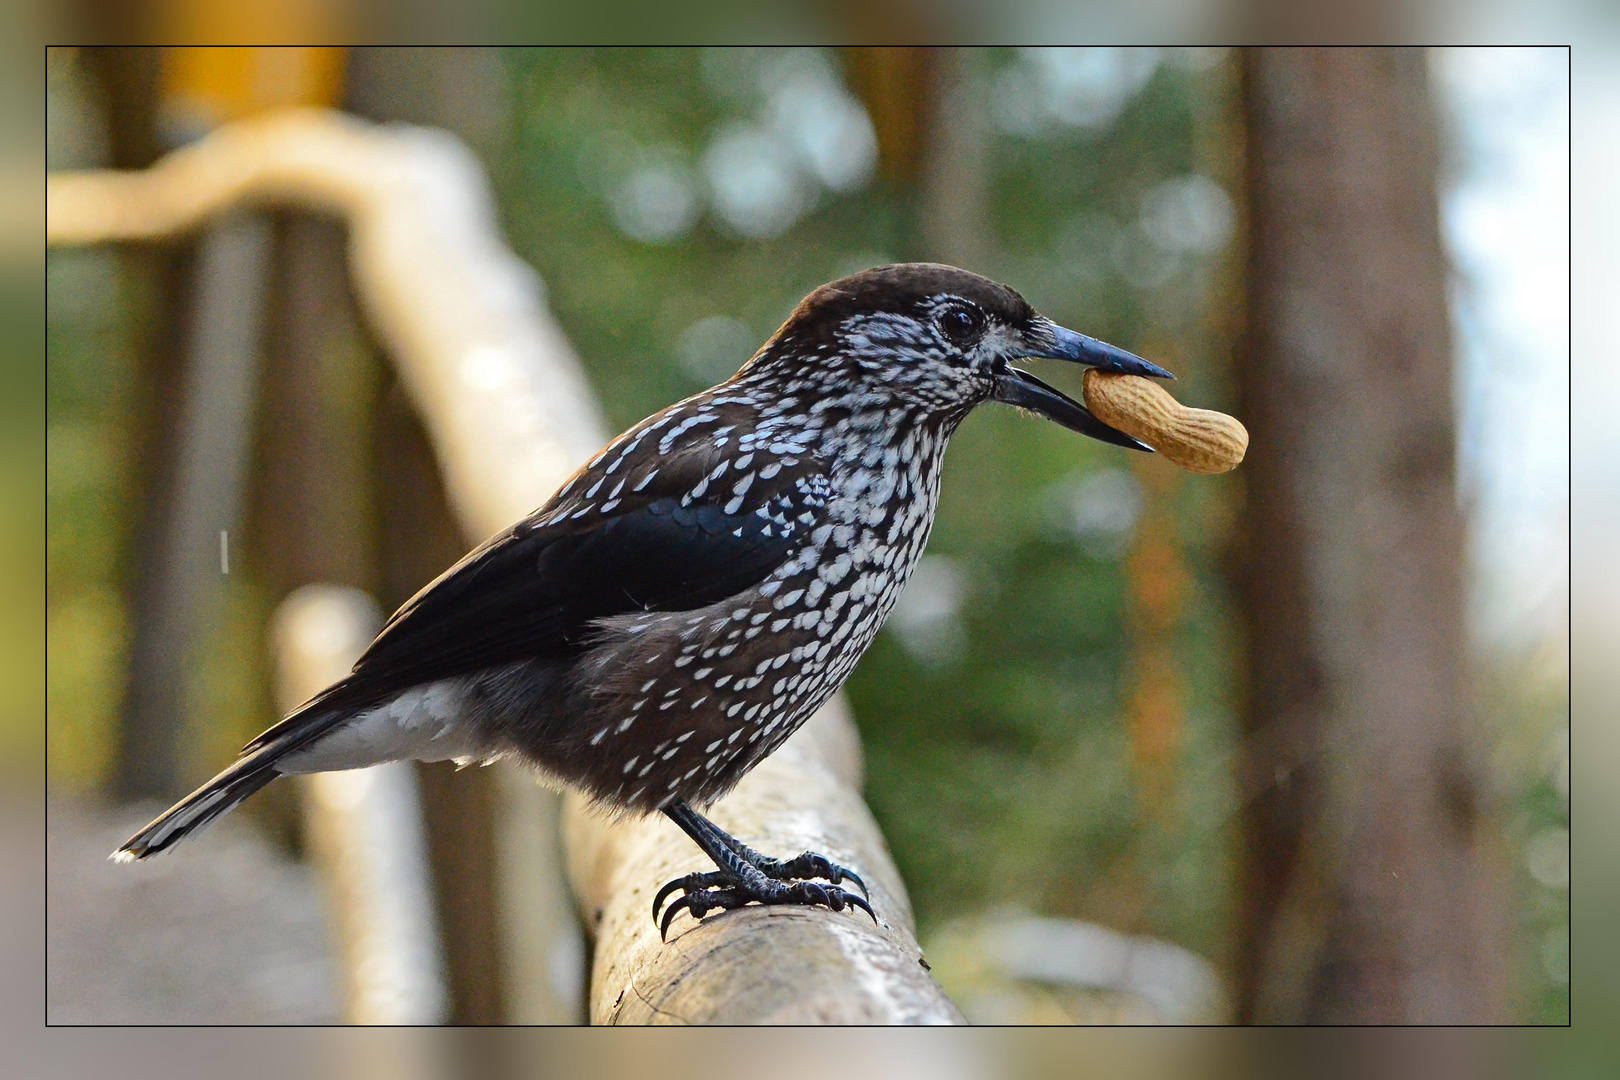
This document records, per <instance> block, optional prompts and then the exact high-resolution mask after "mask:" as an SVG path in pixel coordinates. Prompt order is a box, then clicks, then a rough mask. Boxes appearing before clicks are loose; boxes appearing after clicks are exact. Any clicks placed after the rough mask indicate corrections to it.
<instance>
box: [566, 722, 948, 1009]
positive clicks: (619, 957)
mask: <svg viewBox="0 0 1620 1080" xmlns="http://www.w3.org/2000/svg"><path fill="white" fill-rule="evenodd" d="M860 782H861V750H860V741H859V737H858V736H857V735H856V732H855V726H854V724H853V722H852V721H851V720H850V718H849V714H848V712H847V710H846V709H845V708H844V707H843V706H842V704H841V703H840V702H839V701H836V700H835V701H834V702H833V703H832V704H831V705H829V706H828V707H826V708H824V709H823V710H822V711H821V712H820V713H818V714H817V715H816V716H815V717H814V718H812V719H811V720H810V722H809V723H807V724H806V725H805V726H804V728H803V729H801V730H800V731H799V732H798V734H796V735H794V736H793V738H791V739H789V740H788V741H787V742H786V743H785V744H783V746H782V748H781V749H780V750H778V751H777V752H776V753H775V754H773V755H771V756H770V757H769V758H767V759H766V760H765V761H764V762H763V763H762V764H761V765H760V766H759V767H758V768H756V769H755V770H754V771H753V772H751V773H750V774H749V775H748V776H747V777H745V778H744V780H743V782H742V783H741V784H740V785H739V786H738V788H737V790H736V791H735V792H733V793H732V794H731V795H730V796H728V797H727V798H726V799H724V800H723V801H721V802H720V803H718V804H716V805H715V807H714V808H713V810H712V811H711V813H710V817H712V818H713V820H714V821H715V823H716V824H718V825H719V826H720V827H721V828H723V829H726V830H727V831H729V832H730V833H731V834H732V835H733V836H736V837H737V838H738V839H739V840H741V841H743V842H744V843H745V844H748V845H750V846H752V847H754V848H755V849H756V850H759V851H761V852H764V853H765V854H768V855H776V856H778V857H786V856H792V855H797V854H798V853H799V852H801V851H804V850H805V849H807V848H808V849H810V850H813V851H819V852H821V853H822V854H823V855H826V856H827V857H828V858H830V859H832V860H833V861H835V862H838V863H842V864H843V865H844V866H847V867H849V868H850V869H851V870H854V871H855V872H856V873H858V874H860V875H861V877H862V878H863V879H864V880H865V881H866V884H867V886H868V887H869V888H870V889H871V892H872V907H873V909H874V910H875V911H876V912H877V914H878V917H879V918H880V919H881V920H882V921H883V925H881V926H878V925H874V924H873V921H872V920H871V919H870V918H868V917H867V915H866V913H865V912H862V911H856V910H846V911H828V910H827V909H825V908H817V909H808V908H789V907H779V908H764V907H759V906H757V905H755V906H750V907H746V908H742V909H739V910H737V911H730V912H714V913H711V914H710V915H709V916H708V917H707V918H705V919H704V920H703V921H702V922H701V923H700V922H697V921H695V920H693V919H692V918H691V917H690V915H688V914H686V913H684V912H683V913H681V914H679V915H677V916H676V918H675V921H674V922H673V923H672V924H671V925H670V928H669V941H668V942H663V941H660V940H659V937H658V928H657V927H656V926H655V925H654V924H653V920H652V898H653V896H654V895H655V894H656V893H657V891H658V890H659V888H660V887H662V886H663V884H664V883H665V882H666V881H670V880H672V879H674V878H677V877H680V876H681V875H683V874H686V873H690V872H691V871H694V870H710V869H713V866H712V864H711V863H710V862H709V860H708V858H707V857H706V856H705V855H704V854H703V853H702V852H701V851H699V850H698V848H697V845H695V844H693V843H692V841H691V840H690V839H688V838H687V837H686V835H685V834H684V833H682V832H681V831H680V830H679V829H678V828H676V826H675V825H674V824H673V823H672V822H670V821H669V820H667V819H666V818H664V817H662V816H656V817H649V818H645V819H642V820H638V821H622V822H618V823H612V822H610V821H608V820H607V819H606V818H605V817H603V816H602V815H600V814H598V813H596V812H594V811H592V810H590V809H589V808H588V806H587V805H586V803H585V801H584V800H582V799H580V798H578V797H573V796H571V797H569V798H568V799H567V800H565V804H564V814H563V829H564V838H565V844H566V847H567V849H568V866H569V874H570V877H571V879H572V881H573V885H574V893H575V895H576V896H577V897H578V898H579V902H580V908H581V913H582V916H583V918H584V920H585V924H586V926H587V928H588V929H589V930H590V932H591V933H592V934H593V935H594V937H595V941H596V956H595V961H594V964H593V966H592V976H591V1001H590V1015H591V1022H592V1023H595V1024H960V1023H963V1022H964V1020H963V1018H962V1014H961V1013H960V1012H959V1011H958V1010H957V1008H956V1006H955V1005H954V1004H952V1002H951V1000H950V999H949V998H948V997H946V995H945V991H944V990H942V989H941V988H940V986H939V984H938V983H937V982H935V981H934V979H933V977H932V976H931V975H929V974H928V970H927V968H926V967H925V966H924V963H923V959H922V954H921V950H920V949H919V948H918V946H917V941H916V938H915V937H914V936H913V923H912V915H911V905H910V901H909V900H908V899H907V897H906V891H905V885H904V884H903V883H902V882H901V880H900V874H899V872H898V871H897V870H896V869H895V866H894V861H893V860H892V859H891V858H890V856H889V851H888V847H887V845H885V843H884V841H883V835H882V833H881V832H880V831H879V830H878V827H877V823H876V822H875V821H873V820H872V815H871V813H870V812H869V811H868V810H867V808H866V805H865V803H863V802H862V801H861V797H860V795H859V794H858V792H859V788H860ZM676 895H679V894H676Z"/></svg>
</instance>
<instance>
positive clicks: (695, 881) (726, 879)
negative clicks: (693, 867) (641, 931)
mask: <svg viewBox="0 0 1620 1080" xmlns="http://www.w3.org/2000/svg"><path fill="white" fill-rule="evenodd" d="M735 881H736V878H734V877H732V876H731V875H730V874H727V873H725V872H724V871H721V870H711V871H709V872H708V873H706V874H701V873H695V874H687V875H686V876H685V877H678V878H676V879H675V880H674V881H671V882H668V883H667V884H665V885H664V887H663V888H662V889H659V890H658V895H657V896H655V897H653V902H652V917H653V921H654V922H657V921H658V909H659V908H660V907H661V906H662V905H663V903H664V898H665V897H667V896H668V895H669V894H670V893H672V892H674V891H675V890H676V889H685V890H686V891H687V892H689V893H690V892H696V891H698V890H700V889H707V888H710V887H712V886H716V885H730V884H732V883H734V882H735Z"/></svg>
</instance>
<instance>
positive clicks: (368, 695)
mask: <svg viewBox="0 0 1620 1080" xmlns="http://www.w3.org/2000/svg"><path fill="white" fill-rule="evenodd" d="M1021 357H1050V358H1055V359H1061V360H1071V361H1076V362H1079V363H1082V364H1089V365H1092V366H1094V367H1098V368H1102V369H1105V370H1108V371H1117V372H1129V373H1133V374H1138V375H1151V376H1156V377H1160V378H1169V377H1171V376H1170V374H1169V372H1167V371H1164V370H1163V369H1162V368H1159V367H1157V366H1155V365H1153V364H1150V363H1148V362H1147V361H1145V360H1143V359H1141V358H1139V357H1136V356H1133V355H1131V354H1130V353H1128V352H1125V351H1123V350H1121V349H1117V348H1115V347H1113V346H1111V345H1106V344H1104V343H1102V342H1100V341H1097V340H1095V339H1093V338H1089V337H1085V336H1084V335H1081V334H1077V333H1075V332H1073V331H1071V330H1066V329H1064V328H1063V327H1061V326H1058V325H1057V324H1055V323H1053V322H1052V321H1051V320H1049V319H1046V318H1044V317H1043V316H1041V315H1039V314H1038V313H1036V311H1035V310H1034V309H1033V308H1031V307H1030V305H1029V304H1028V303H1027V302H1025V300H1024V298H1023V297H1021V296H1019V295H1018V294H1017V293H1016V292H1014V291H1013V290H1012V289H1009V288H1007V287H1006V286H1004V285H998V284H996V283H995V282H993V281H990V280H988V279H986V278H983V277H980V276H978V275H976V274H971V273H968V272H967V271H964V270H958V269H956V268H954V267H949V266H941V265H937V264H931V263H909V264H904V265H897V266H884V267H878V268H876V269H872V270H867V271H864V272H862V273H859V274H855V275H853V276H851V277H847V278H843V279H842V280H839V281H835V282H832V283H831V284H828V285H824V286H822V287H821V288H819V289H817V290H816V291H815V292H813V293H811V294H810V295H809V296H808V297H806V298H805V299H804V301H803V302H802V303H801V304H800V305H799V306H798V308H797V309H796V310H795V311H794V312H793V314H792V315H791V316H790V317H789V318H788V320H787V322H786V323H784V324H783V325H782V327H781V329H779V330H778V331H777V332H776V334H775V336H773V337H772V338H771V339H770V340H769V341H768V342H766V343H765V345H764V347H763V348H761V349H760V350H759V352H758V353H756V354H755V355H754V357H753V358H752V359H751V360H749V361H748V362H747V363H746V364H744V365H743V367H742V370H740V371H739V372H737V374H736V375H734V376H732V377H731V378H730V379H728V380H727V381H725V382H723V383H721V384H720V385H719V386H716V387H714V388H713V389H710V390H706V391H704V392H703V393H701V394H698V395H696V396H694V397H691V398H688V399H686V400H685V401H682V402H679V403H678V404H675V405H671V406H670V407H669V408H667V409H665V410H664V411H662V412H660V413H657V414H655V415H653V416H651V417H648V418H647V419H646V420H643V421H642V422H641V423H639V424H637V425H635V426H634V427H632V428H631V429H630V430H629V431H626V432H625V433H624V434H623V435H620V436H619V437H618V438H617V439H615V440H613V441H612V442H611V443H609V444H608V445H607V447H606V448H604V449H603V450H602V451H601V452H600V453H598V454H597V455H596V456H595V457H593V458H592V459H591V460H590V461H589V462H588V463H587V464H586V465H585V466H584V468H582V469H580V470H579V472H577V473H576V474H575V475H574V476H573V478H572V479H570V480H569V481H568V482H567V483H566V484H564V485H563V487H562V489H561V490H560V491H558V492H557V493H556V494H555V495H554V496H552V498H551V499H550V500H549V501H548V502H547V503H546V504H545V505H544V506H542V507H541V508H540V509H539V510H537V511H535V513H534V514H532V515H530V516H529V517H527V518H525V519H523V520H522V521H520V522H518V523H517V524H516V525H514V526H512V527H511V528H510V529H508V530H506V531H505V532H502V533H500V534H499V535H497V536H495V537H493V538H491V539H490V540H488V541H486V542H485V543H484V544H483V545H481V546H480V547H478V548H477V549H476V550H475V551H473V552H472V553H471V554H469V555H467V556H466V558H464V559H462V560H461V561H460V562H458V563H457V564H456V565H455V566H452V567H451V568H450V569H449V570H447V571H445V572H444V573H443V574H442V575H440V576H439V578H438V580H436V581H434V582H433V583H432V584H430V585H428V586H427V587H426V588H424V589H423V590H422V591H421V592H419V593H417V594H416V596H415V597H413V598H412V599H411V600H410V601H409V602H408V603H406V604H405V606H404V607H402V608H400V609H399V611H398V612H396V613H395V614H394V616H393V618H392V619H390V620H389V621H388V624H387V625H386V626H385V627H384V628H383V630H382V632H381V633H380V634H379V635H378V636H377V639H376V640H375V641H374V642H372V644H371V646H370V647H369V648H368V649H367V650H366V652H365V654H364V655H363V656H361V658H360V659H359V661H358V662H357V663H356V664H355V666H354V670H353V671H352V672H351V673H350V674H349V675H348V676H346V677H345V678H344V679H342V680H341V681H339V682H337V683H335V684H334V685H332V686H331V687H329V688H327V689H326V690H325V691H323V692H322V693H321V694H319V695H318V696H316V697H315V698H313V699H311V700H310V701H309V702H308V703H307V704H305V705H304V706H302V707H301V708H299V709H298V710H297V711H296V712H294V713H293V714H292V715H291V716H289V717H287V718H286V719H285V720H283V721H281V723H279V724H277V725H275V726H274V727H272V728H271V729H270V730H268V731H266V732H265V733H264V734H262V735H260V736H259V737H258V738H256V739H254V740H253V741H252V742H251V743H249V744H248V745H247V747H246V748H244V750H243V753H242V756H241V757H240V758H239V759H238V760H237V761H236V762H235V763H234V764H232V765H231V766H230V767H229V768H227V769H225V770H224V771H223V772H221V773H220V774H219V775H218V776H216V777H214V779H212V780H210V781H209V782H208V783H207V784H205V785H203V786H202V787H201V788H199V789H198V790H197V791H195V792H194V793H192V794H191V795H189V796H187V797H186V798H185V799H183V800H182V801H181V802H179V803H178V804H176V805H175V806H174V807H173V808H171V809H169V810H168V811H166V812H165V813H164V814H163V815H162V816H160V817H159V818H157V820H155V821H153V822H152V823H151V824H150V825H148V826H146V828H144V829H142V830H141V831H140V832H139V833H137V834H136V835H135V836H134V837H132V838H131V839H130V840H129V841H128V842H127V843H126V844H124V846H123V847H121V848H120V849H119V850H118V851H117V852H116V853H115V856H114V857H115V858H118V859H121V860H130V859H142V858H145V857H147V856H149V855H151V854H153V853H155V852H158V851H162V850H163V849H164V848H167V847H169V846H170V845H171V844H173V843H175V842H176V841H178V840H180V839H181V838H182V837H185V836H187V835H188V834H190V833H192V832H194V831H196V830H197V829H199V828H201V827H202V826H204V825H206V824H208V823H209V822H210V821H212V820H213V819H215V818H217V817H219V816H220V815H221V814H224V813H225V812H226V811H228V810H230V809H231V808H232V807H234V806H236V805H237V804H238V803H240V802H241V801H242V800H244V799H246V798H247V797H248V796H249V795H252V794H253V793H254V792H255V791H258V790H259V789H260V788H262V787H264V786H265V785H266V784H268V783H269V782H270V781H271V780H274V779H275V778H276V777H277V776H280V775H282V774H283V773H311V772H323V771H326V770H331V769H353V768H358V767H361V766H365V765H374V764H378V763H380V762H385V761H398V760H405V759H413V758H414V759H417V760H424V761H438V760H445V759H456V760H458V761H469V760H471V761H489V760H493V759H495V758H499V757H504V756H512V757H516V758H518V759H520V760H522V761H525V762H527V763H529V764H530V765H532V766H533V767H535V768H536V769H537V770H538V771H539V773H540V774H541V775H542V776H543V777H544V778H547V779H549V780H551V781H554V782H556V783H559V784H561V785H563V786H566V787H570V788H573V789H575V790H577V791H582V792H584V793H585V794H587V795H588V796H590V797H591V798H592V799H593V800H595V802H596V803H597V804H598V805H599V806H601V807H604V808H607V809H609V810H612V811H617V812H620V813H626V814H646V813H651V812H654V811H658V812H662V813H664V814H666V815H668V816H669V817H670V818H671V819H673V820H674V821H675V823H676V824H678V825H679V826H680V827H681V828H682V829H683V830H684V831H685V832H686V833H687V835H689V836H690V837H691V838H692V839H693V840H694V841H696V843H697V845H698V846H699V847H700V848H702V849H703V851H704V852H705V853H706V854H707V855H708V856H709V857H710V858H712V859H713V860H714V862H715V864H716V865H717V867H718V869H717V870H715V871H713V872H710V873H704V874H692V875H688V876H687V877H684V878H681V879H678V880H676V881H672V882H670V883H669V885H667V886H665V888H664V890H663V891H662V892H660V894H659V896H658V898H657V899H656V900H655V901H654V907H653V913H654V918H657V916H658V910H659V906H660V905H661V904H662V902H663V900H664V899H665V897H667V896H668V895H669V894H670V893H671V892H673V891H675V890H680V891H681V892H682V893H683V895H682V896H681V897H680V898H679V899H677V900H676V901H675V902H674V903H672V904H670V906H669V908H668V910H667V911H666V912H665V915H664V920H663V922H662V923H661V925H660V929H661V930H667V929H668V926H669V921H670V920H671V919H672V918H673V917H674V916H675V914H676V912H677V911H679V910H681V909H683V908H684V909H686V910H689V911H690V912H691V914H692V915H693V916H694V917H696V918H700V919H701V918H702V917H703V916H704V915H705V914H706V913H708V912H709V911H710V910H714V909H727V908H734V907H739V906H741V905H743V904H746V903H749V902H758V903H762V904H822V905H826V906H828V907H831V908H833V909H835V910H843V909H844V908H846V907H849V906H854V907H859V908H861V909H863V910H865V911H866V912H868V913H871V907H870V906H869V905H868V904H867V902H866V900H865V899H863V898H862V896H860V895H857V894H855V893H853V892H850V891H848V890H845V889H843V888H840V887H839V886H840V884H841V883H842V882H843V881H845V880H849V881H851V882H853V883H854V884H856V885H858V886H860V887H861V890H862V892H863V893H864V891H865V888H864V885H863V883H861V881H860V879H859V878H858V877H857V876H856V875H855V874H853V873H851V872H850V871H848V870H846V869H844V868H843V867H840V866H838V865H837V864H835V863H832V862H830V861H829V860H827V859H826V858H824V857H822V856H820V855H816V854H814V853H811V852H806V853H804V854H802V855H800V856H798V857H797V858H794V859H790V860H785V861H784V860H776V859H772V858H768V857H766V856H763V855H761V854H759V853H758V852H755V851H753V850H751V849H750V848H748V847H746V846H744V845H743V844H742V843H740V842H739V841H737V840H736V839H734V838H732V837H731V836H729V835H727V834H726V833H725V832H723V831H721V830H720V829H719V828H718V827H716V826H715V825H714V824H713V823H712V822H710V821H709V820H708V819H707V818H705V817H704V816H703V815H702V814H700V813H699V812H698V810H697V809H695V807H704V806H707V805H709V804H710V803H713V802H714V801H716V800H717V799H719V798H720V797H721V796H723V795H725V794H726V792H728V791H730V790H731V789H732V788H733V787H734V786H735V785H736V783H737V781H738V780H740V779H741V778H742V776H743V774H745V773H746V772H748V770H749V769H751V768H753V767H754V766H755V765H756V764H758V763H759V762H760V761H761V760H762V759H763V758H764V757H765V756H766V755H767V754H769V753H771V751H773V750H775V749H776V748H777V747H778V746H780V745H781V744H782V741H783V740H784V739H786V738H787V737H788V736H789V735H791V734H792V733H793V731H794V730H795V729H796V728H798V726H799V725H800V724H802V723H803V722H804V721H805V719H806V718H808V717H809V716H810V715H811V714H812V713H814V712H815V711H816V709H818V708H819V707H820V706H821V705H822V704H823V703H824V702H825V701H826V700H827V699H828V698H829V697H831V696H832V694H833V693H834V692H835V691H836V690H837V689H838V688H839V687H840V686H841V685H843V682H844V680H845V679H847V678H848V677H849V673H850V671H851V670H852V669H853V668H854V666H855V663H856V661H858V660H859V659H860V658H861V654H862V653H864V652H865V651H866V648H867V646H868V645H870V644H871V643H872V638H873V637H874V636H875V635H876V634H877V632H878V628H879V627H880V626H882V625H883V620H884V618H885V617H886V616H887V615H888V614H889V610H890V608H891V607H893V606H894V601H895V598H896V597H898V596H899V595H900V591H901V589H903V588H904V587H905V584H906V580H907V579H908V578H909V577H910V576H911V572H912V569H913V568H914V567H915V566H916V565H917V559H918V557H919V556H920V555H921V554H922V551H923V546H924V544H926V543H927V540H928V533H929V530H930V529H931V528H932V526H933V522H934V510H935V507H936V505H937V503H938V499H939V483H940V470H941V463H942V461H943V459H944V454H945V444H946V443H947V442H948V441H949V440H950V437H951V434H952V433H953V432H954V431H955V430H956V427H957V425H958V424H960V423H961V422H962V419H963V418H964V417H965V416H967V414H968V413H969V412H971V411H972V410H973V408H974V407H975V406H977V405H980V404H981V403H983V402H987V401H1000V402H1004V403H1006V404H1009V405H1016V406H1019V407H1022V408H1024V409H1028V410H1030V411H1032V412H1036V413H1039V414H1040V415H1042V416H1045V417H1047V418H1049V419H1051V420H1054V421H1056V422H1057V423H1059V424H1061V425H1063V426H1064V427H1067V428H1070V429H1072V430H1074V431H1078V432H1081V433H1083V434H1085V435H1089V436H1091V437H1092V438H1095V439H1101V440H1103V441H1104V442H1109V443H1113V444H1115V445H1118V446H1123V447H1129V448H1131V449H1135V450H1146V449H1148V448H1147V447H1146V446H1144V445H1142V444H1141V443H1139V442H1137V441H1136V440H1135V439H1133V438H1131V437H1130V436H1128V435H1125V434H1123V433H1122V432H1119V431H1116V430H1115V429H1113V428H1111V427H1108V426H1107V425H1105V424H1103V423H1102V422H1101V421H1100V420H1098V419H1097V418H1096V417H1094V416H1093V415H1092V414H1091V413H1090V412H1088V411H1087V410H1086V409H1085V408H1084V407H1083V406H1082V405H1081V404H1080V403H1078V402H1076V401H1074V400H1072V399H1070V398H1068V397H1066V396H1065V395H1063V394H1062V393H1060V392H1058V391H1057V390H1055V389H1053V388H1052V387H1050V386H1048V385H1046V384H1045V383H1043V382H1041V381H1040V380H1039V379H1037V378H1035V376H1033V375H1031V374H1029V373H1028V372H1025V371H1021V370H1019V369H1017V368H1015V367H1013V366H1012V362H1013V361H1014V360H1017V359H1019V358H1021ZM811 878H820V879H822V880H823V881H826V882H829V884H821V883H820V882H817V881H812V880H808V879H811ZM874 917H875V916H874Z"/></svg>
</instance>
